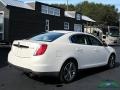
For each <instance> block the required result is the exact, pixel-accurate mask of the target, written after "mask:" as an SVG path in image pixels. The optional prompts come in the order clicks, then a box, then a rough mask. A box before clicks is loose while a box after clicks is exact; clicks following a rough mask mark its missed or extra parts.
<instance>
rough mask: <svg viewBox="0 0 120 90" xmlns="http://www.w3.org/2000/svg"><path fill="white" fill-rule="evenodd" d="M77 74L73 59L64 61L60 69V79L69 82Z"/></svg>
mask: <svg viewBox="0 0 120 90" xmlns="http://www.w3.org/2000/svg"><path fill="white" fill-rule="evenodd" d="M76 75H77V65H76V64H75V63H74V62H73V61H68V62H66V63H64V65H63V67H62V69H61V71H60V81H61V82H64V83H69V82H71V81H73V80H74V79H75V77H76Z"/></svg>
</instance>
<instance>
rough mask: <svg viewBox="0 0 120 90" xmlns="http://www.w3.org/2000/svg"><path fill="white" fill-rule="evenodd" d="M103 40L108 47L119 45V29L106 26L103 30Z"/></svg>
mask: <svg viewBox="0 0 120 90" xmlns="http://www.w3.org/2000/svg"><path fill="white" fill-rule="evenodd" d="M103 33H104V35H103V40H104V41H105V42H106V43H107V44H108V45H119V44H120V33H119V27H117V26H108V27H107V28H104V29H103Z"/></svg>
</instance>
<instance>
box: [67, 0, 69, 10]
mask: <svg viewBox="0 0 120 90" xmlns="http://www.w3.org/2000/svg"><path fill="white" fill-rule="evenodd" d="M68 10H69V7H68V0H67V11H68Z"/></svg>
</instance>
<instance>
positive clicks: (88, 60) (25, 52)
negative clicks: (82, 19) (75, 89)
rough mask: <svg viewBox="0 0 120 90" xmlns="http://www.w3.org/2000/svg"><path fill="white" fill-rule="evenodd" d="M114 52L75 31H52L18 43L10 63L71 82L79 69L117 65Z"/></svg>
mask: <svg viewBox="0 0 120 90" xmlns="http://www.w3.org/2000/svg"><path fill="white" fill-rule="evenodd" d="M115 58H116V54H115V50H114V49H113V48H112V47H110V46H107V45H106V44H105V43H103V42H102V41H100V40H99V39H97V38H96V37H94V36H93V35H90V34H86V33H82V32H73V31H49V32H46V33H43V34H40V35H37V36H34V37H32V38H30V39H28V40H15V41H14V42H13V44H12V48H11V51H10V52H9V55H8V62H9V63H10V64H11V65H13V66H15V67H18V68H21V69H22V70H23V71H25V72H27V73H32V74H36V75H40V74H42V75H45V74H55V75H57V76H58V77H59V79H60V81H62V82H65V83H68V82H71V81H73V80H74V79H75V77H76V75H77V72H78V69H86V68H93V67H99V66H103V65H107V66H108V67H109V68H113V67H114V66H115Z"/></svg>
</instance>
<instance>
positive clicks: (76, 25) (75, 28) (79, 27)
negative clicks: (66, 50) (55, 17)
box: [74, 24, 82, 32]
mask: <svg viewBox="0 0 120 90" xmlns="http://www.w3.org/2000/svg"><path fill="white" fill-rule="evenodd" d="M74 31H76V32H82V25H81V24H74Z"/></svg>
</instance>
